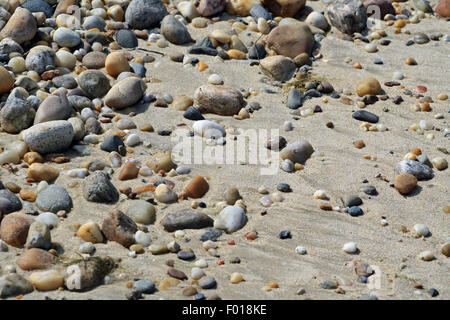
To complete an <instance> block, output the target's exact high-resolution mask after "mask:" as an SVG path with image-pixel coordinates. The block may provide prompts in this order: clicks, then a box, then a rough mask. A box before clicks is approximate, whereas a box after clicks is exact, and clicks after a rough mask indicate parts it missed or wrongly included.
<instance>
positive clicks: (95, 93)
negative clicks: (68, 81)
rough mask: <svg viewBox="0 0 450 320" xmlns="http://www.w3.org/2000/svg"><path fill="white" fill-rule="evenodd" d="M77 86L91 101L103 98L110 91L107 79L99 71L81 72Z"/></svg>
mask: <svg viewBox="0 0 450 320" xmlns="http://www.w3.org/2000/svg"><path fill="white" fill-rule="evenodd" d="M78 85H79V86H80V88H81V89H82V90H83V91H84V92H85V93H86V95H87V96H88V97H89V98H91V99H93V98H103V96H104V95H105V94H107V93H108V91H109V90H110V89H111V85H110V84H109V80H108V78H107V77H106V76H105V75H104V74H103V72H101V71H99V70H86V71H83V72H82V73H81V74H80V75H79V76H78Z"/></svg>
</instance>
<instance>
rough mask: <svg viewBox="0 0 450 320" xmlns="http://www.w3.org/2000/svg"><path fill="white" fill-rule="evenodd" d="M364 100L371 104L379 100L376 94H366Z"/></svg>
mask: <svg viewBox="0 0 450 320" xmlns="http://www.w3.org/2000/svg"><path fill="white" fill-rule="evenodd" d="M362 100H363V102H364V103H365V104H366V105H371V104H374V103H376V102H377V101H378V97H377V96H375V95H369V94H368V95H365V96H364V97H363V99H362Z"/></svg>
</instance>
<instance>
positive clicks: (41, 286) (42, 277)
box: [28, 270, 64, 291]
mask: <svg viewBox="0 0 450 320" xmlns="http://www.w3.org/2000/svg"><path fill="white" fill-rule="evenodd" d="M28 279H29V280H30V282H31V283H32V284H33V285H34V287H35V288H36V289H37V290H39V291H51V290H56V289H58V288H62V287H63V286H64V276H63V275H62V274H61V272H60V271H58V270H47V271H38V272H33V273H32V274H31V275H30V277H29V278H28Z"/></svg>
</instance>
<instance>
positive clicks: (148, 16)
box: [125, 0, 167, 30]
mask: <svg viewBox="0 0 450 320" xmlns="http://www.w3.org/2000/svg"><path fill="white" fill-rule="evenodd" d="M165 15H167V9H166V7H165V6H164V4H163V3H162V1H161V0H132V1H131V2H130V4H129V5H128V7H127V10H126V11H125V21H126V22H127V23H128V24H129V25H130V27H131V28H134V29H139V30H143V29H147V28H153V27H156V26H157V25H158V24H159V23H160V22H161V20H162V19H163V18H164V16H165Z"/></svg>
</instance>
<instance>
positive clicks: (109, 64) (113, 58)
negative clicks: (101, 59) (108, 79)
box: [105, 52, 130, 77]
mask: <svg viewBox="0 0 450 320" xmlns="http://www.w3.org/2000/svg"><path fill="white" fill-rule="evenodd" d="M105 69H106V72H108V74H109V75H111V76H113V77H117V76H118V75H119V74H121V73H122V72H128V71H130V64H129V63H128V60H127V58H126V57H125V55H124V54H123V52H112V53H110V54H109V55H108V56H107V57H106V59H105Z"/></svg>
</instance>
